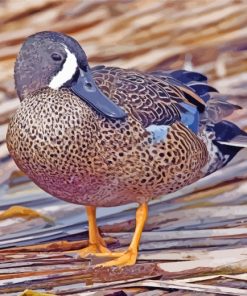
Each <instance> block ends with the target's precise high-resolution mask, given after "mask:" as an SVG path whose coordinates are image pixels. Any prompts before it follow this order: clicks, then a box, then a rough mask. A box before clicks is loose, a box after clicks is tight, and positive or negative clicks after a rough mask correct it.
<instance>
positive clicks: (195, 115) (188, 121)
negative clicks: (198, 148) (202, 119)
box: [180, 103, 199, 134]
mask: <svg viewBox="0 0 247 296" xmlns="http://www.w3.org/2000/svg"><path fill="white" fill-rule="evenodd" d="M180 105H181V106H182V107H183V108H184V109H185V110H186V111H187V112H183V113H181V122H182V123H183V124H184V125H185V126H187V127H188V128H189V129H191V130H192V131H193V132H194V133H195V134H197V133H198V130H199V112H198V110H197V108H196V106H195V107H194V106H191V105H189V104H186V103H180Z"/></svg>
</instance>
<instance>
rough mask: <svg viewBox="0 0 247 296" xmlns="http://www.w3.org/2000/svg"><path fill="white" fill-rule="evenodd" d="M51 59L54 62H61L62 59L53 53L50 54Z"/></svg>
mask: <svg viewBox="0 0 247 296" xmlns="http://www.w3.org/2000/svg"><path fill="white" fill-rule="evenodd" d="M51 58H52V59H53V60H54V61H62V59H63V57H62V56H61V55H60V54H59V53H56V52H53V53H52V54H51Z"/></svg>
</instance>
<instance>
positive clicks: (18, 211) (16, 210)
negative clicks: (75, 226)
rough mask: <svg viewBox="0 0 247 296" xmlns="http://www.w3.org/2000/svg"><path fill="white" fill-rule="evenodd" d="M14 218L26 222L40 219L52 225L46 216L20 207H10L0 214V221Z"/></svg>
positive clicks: (51, 221)
mask: <svg viewBox="0 0 247 296" xmlns="http://www.w3.org/2000/svg"><path fill="white" fill-rule="evenodd" d="M15 217H18V218H19V217H21V218H24V219H26V220H31V219H35V218H42V219H43V220H45V221H47V222H49V223H54V221H53V220H52V219H51V218H49V217H46V216H44V215H42V214H40V213H38V212H36V211H34V210H32V209H29V208H26V207H22V206H12V207H10V208H8V209H7V210H5V211H4V212H2V213H1V214H0V221H1V220H5V219H9V218H15Z"/></svg>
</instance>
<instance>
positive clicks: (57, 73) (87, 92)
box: [14, 31, 125, 119]
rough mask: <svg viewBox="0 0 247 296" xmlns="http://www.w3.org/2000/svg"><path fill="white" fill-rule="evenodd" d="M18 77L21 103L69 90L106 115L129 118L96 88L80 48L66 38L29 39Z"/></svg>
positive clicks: (51, 34)
mask: <svg viewBox="0 0 247 296" xmlns="http://www.w3.org/2000/svg"><path fill="white" fill-rule="evenodd" d="M14 77H15V86H16V91H17V94H18V96H19V98H20V100H21V101H22V100H23V99H24V98H25V97H26V96H28V95H29V94H31V93H33V92H35V91H37V90H39V89H42V88H44V87H49V88H51V89H53V90H59V89H60V88H64V87H65V88H69V89H70V90H71V91H72V92H73V93H75V94H76V95H77V96H78V97H80V98H81V99H82V100H84V101H85V102H87V103H88V104H89V105H91V106H92V107H93V108H94V109H95V110H97V111H98V112H100V113H102V114H103V115H105V116H107V117H110V118H114V119H121V118H124V117H125V113H124V111H123V110H122V109H121V108H120V107H118V106H117V105H115V104H114V103H113V102H112V101H111V100H110V99H109V98H107V97H106V96H105V95H104V94H103V93H102V92H101V91H100V90H99V89H98V87H97V86H96V84H95V82H94V80H93V78H92V75H91V70H90V68H89V65H88V60H87V56H86V54H85V52H84V50H83V49H82V48H81V46H80V44H79V43H78V42H77V41H76V40H75V39H73V38H72V37H70V36H67V35H65V34H62V33H58V32H50V31H44V32H39V33H36V34H34V35H31V36H30V37H28V38H27V39H26V41H25V42H24V43H23V45H22V47H21V50H20V52H19V54H18V56H17V59H16V63H15V73H14Z"/></svg>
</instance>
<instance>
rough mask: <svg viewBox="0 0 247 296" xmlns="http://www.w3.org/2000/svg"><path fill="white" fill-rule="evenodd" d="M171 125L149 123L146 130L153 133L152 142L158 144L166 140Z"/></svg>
mask: <svg viewBox="0 0 247 296" xmlns="http://www.w3.org/2000/svg"><path fill="white" fill-rule="evenodd" d="M169 128H170V126H169V125H156V124H151V125H149V126H148V127H147V128H146V130H147V131H148V132H150V133H151V135H152V137H153V141H152V144H158V143H161V142H165V140H166V137H167V134H168V132H169Z"/></svg>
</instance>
